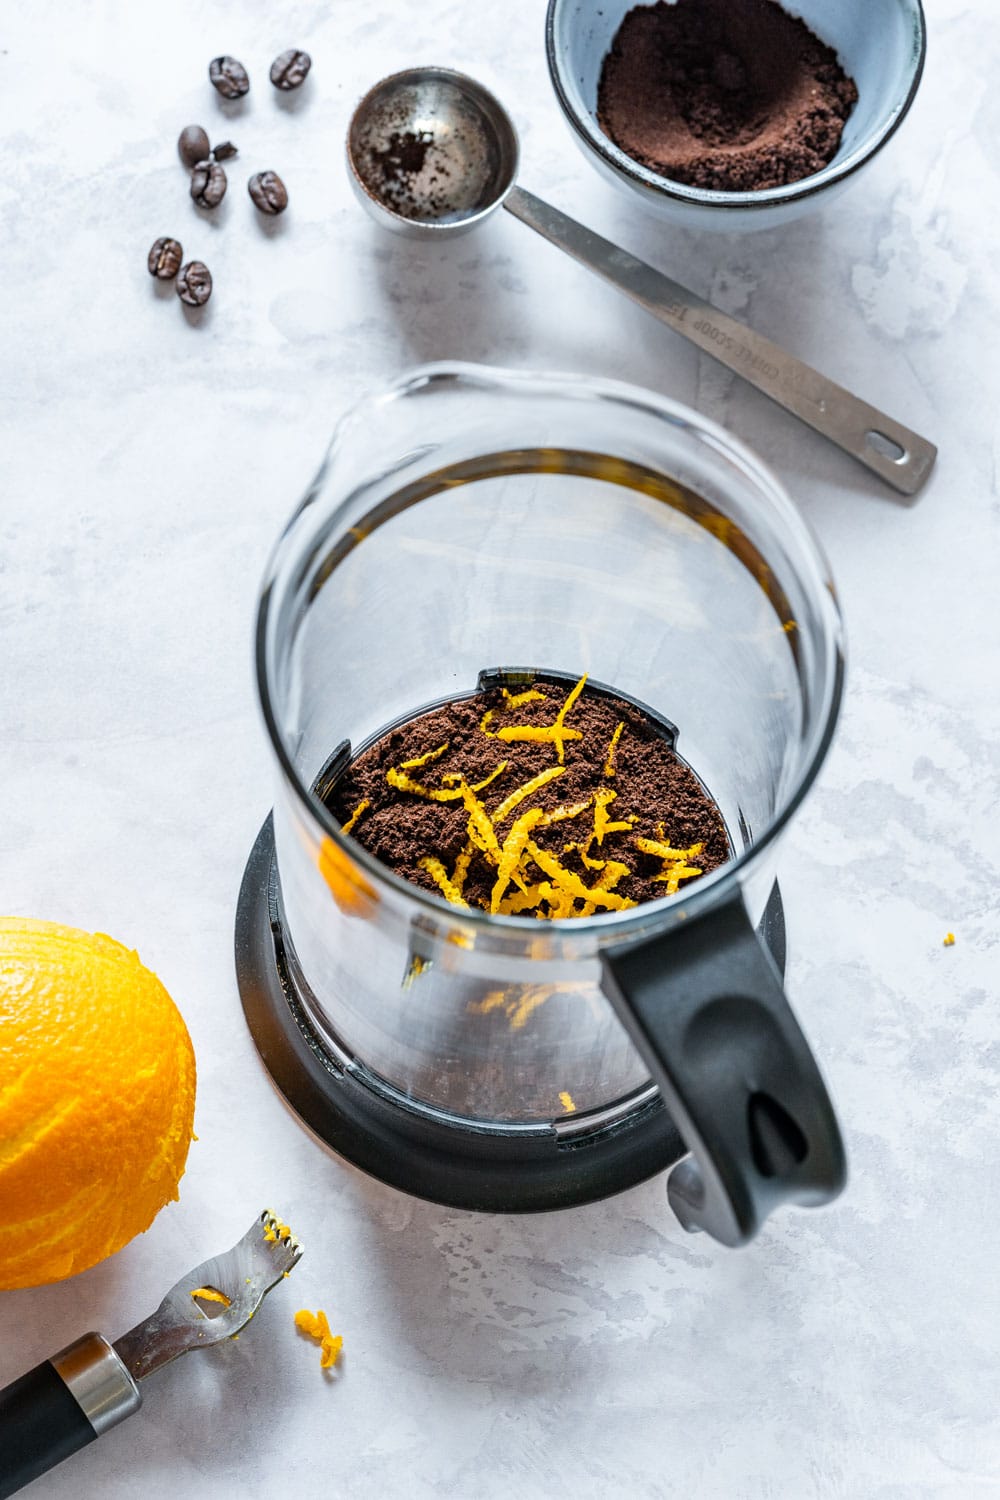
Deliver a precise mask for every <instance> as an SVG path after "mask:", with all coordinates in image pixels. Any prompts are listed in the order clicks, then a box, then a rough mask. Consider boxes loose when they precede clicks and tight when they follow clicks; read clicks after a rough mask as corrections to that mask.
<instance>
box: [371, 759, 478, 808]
mask: <svg viewBox="0 0 1000 1500" xmlns="http://www.w3.org/2000/svg"><path fill="white" fill-rule="evenodd" d="M385 779H386V781H387V782H388V783H389V785H390V786H394V787H395V788H396V790H397V792H412V793H413V795H414V796H415V797H426V798H427V799H428V801H430V802H457V801H458V799H459V798H460V797H461V795H462V789H461V787H455V788H454V789H453V790H451V791H444V790H443V789H442V788H440V787H429V786H424V784H423V782H421V781H414V780H413V778H412V776H407V774H406V772H405V771H401V770H400V769H399V768H398V767H397V766H391V767H390V768H389V770H388V771H386V773H385Z"/></svg>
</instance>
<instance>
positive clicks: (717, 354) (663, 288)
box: [504, 187, 937, 495]
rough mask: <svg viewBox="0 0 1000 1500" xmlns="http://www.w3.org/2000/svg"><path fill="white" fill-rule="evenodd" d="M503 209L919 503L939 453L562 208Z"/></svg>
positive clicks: (524, 203)
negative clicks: (588, 227) (920, 491)
mask: <svg viewBox="0 0 1000 1500" xmlns="http://www.w3.org/2000/svg"><path fill="white" fill-rule="evenodd" d="M504 207H505V208H506V209H507V210H508V211H509V212H510V213H512V214H513V215H514V217H515V218H517V219H520V220H521V222H522V224H527V225H528V227H529V228H530V229H534V230H535V232H536V233H537V234H540V235H541V236H542V237H543V239H547V240H548V241H549V242H550V243H551V244H553V245H557V246H558V247H559V249H560V250H565V251H566V253H567V255H571V256H572V257H573V259H574V260H578V261H579V262H580V263H581V264H582V265H585V266H587V267H588V268H589V269H590V270H591V271H595V272H596V273H597V275H598V276H602V277H603V278H604V280H605V281H609V282H611V284H612V285H613V286H616V287H617V288H618V290H619V291H620V292H624V293H625V295H626V297H630V298H631V299H632V301H633V302H637V303H638V304H639V306H640V307H644V308H645V309H646V311H647V312H648V313H652V315H653V317H654V318H658V319H659V321H660V322H661V323H665V324H666V325H667V327H668V328H672V329H673V330H674V332H675V333H679V334H680V335H681V336H682V337H683V338H686V339H687V340H688V341H689V342H690V343H692V344H695V345H697V347H698V348H699V349H701V350H703V352H704V353H705V354H710V355H711V356H712V358H713V359H716V360H718V362H719V363H720V364H722V365H725V366H726V368H727V369H728V370H732V371H733V372H734V373H735V374H737V375H740V376H742V378H743V379H744V380H746V381H747V382H748V383H749V384H750V385H752V386H755V387H756V389H757V390H759V391H762V392H763V393H764V395H765V396H770V398H771V400H772V401H776V402H777V403H778V405H779V406H782V407H784V409H785V411H788V412H791V413H792V415H793V416H796V417H798V418H799V420H800V421H802V422H805V423H806V424H807V426H809V427H811V428H813V430H814V431H815V432H818V433H820V434H822V436H823V437H825V438H828V439H829V441H830V442H831V443H835V444H836V446H837V447H838V448H840V449H842V450H843V452H845V453H849V454H850V455H851V457H852V458H856V459H857V460H858V462H859V463H862V464H864V466H865V468H866V469H870V470H871V471H872V473H874V474H877V475H878V476H879V478H880V479H883V480H884V481H885V482H886V484H889V485H891V486H892V488H893V489H894V490H898V491H899V493H900V494H903V495H915V494H916V493H917V492H918V490H920V489H921V488H922V487H923V485H924V482H925V480H926V479H927V476H928V475H929V474H930V472H931V469H932V468H933V466H934V460H935V459H936V457H937V449H936V448H935V446H934V444H933V443H931V442H928V440H927V439H926V438H923V437H921V436H920V434H919V433H916V432H912V431H911V430H910V428H908V427H904V426H903V424H902V423H901V422H897V421H896V420H895V418H893V417H890V416H887V415H886V413H885V412H882V411H879V410H878V408H877V407H875V406H869V404H868V402H867V401H862V400H861V399H860V397H858V396H854V395H852V394H851V392H850V391H848V390H845V389H844V387H843V386H842V385H837V384H836V382H835V381H833V380H829V379H828V378H827V377H826V376H825V375H822V374H820V372H819V371H818V370H814V369H813V368H812V366H811V365H807V364H805V363H804V362H803V361H802V360H801V359H796V357H795V355H794V354H789V353H788V352H787V351H786V350H784V349H781V348H779V346H778V345H777V344H774V343H772V342H771V340H770V339H767V338H764V336H763V334H760V333H756V332H755V331H754V330H753V329H752V328H748V327H747V326H746V324H745V323H741V322H739V320H738V319H736V318H733V317H730V315H729V314H728V313H724V312H720V311H719V309H718V308H717V307H713V306H712V304H711V303H710V302H706V301H705V300H704V299H703V298H701V297H698V296H696V294H695V293H694V292H689V291H688V290H687V288H686V287H683V286H681V285H680V283H679V282H677V281H673V280H672V279H671V278H670V277H669V276H665V275H664V274H663V272H662V271H657V270H654V268H653V267H652V266H650V265H647V264H646V262H645V261H642V260H637V259H636V257H635V256H634V255H630V254H629V253H628V251H627V250H622V249H621V248H620V246H618V245H615V244H612V242H611V241H610V240H606V239H604V238H603V237H602V236H601V235H599V234H595V233H594V231H593V230H592V229H587V228H586V227H585V226H584V225H583V224H580V223H578V222H577V221H576V220H575V219H571V218H570V217H569V216H568V215H567V214H564V213H562V212H561V210H559V209H558V208H553V207H552V205H551V204H549V203H545V202H543V201H542V199H541V198H536V197H535V195H534V193H529V192H527V191H526V190H525V189H524V188H521V187H515V188H513V189H512V190H511V192H510V193H509V194H508V195H507V197H506V198H505V199H504Z"/></svg>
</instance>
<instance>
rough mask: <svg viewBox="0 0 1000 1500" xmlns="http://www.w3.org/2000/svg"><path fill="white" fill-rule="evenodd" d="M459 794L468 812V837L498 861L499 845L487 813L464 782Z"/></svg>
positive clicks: (488, 855)
mask: <svg viewBox="0 0 1000 1500" xmlns="http://www.w3.org/2000/svg"><path fill="white" fill-rule="evenodd" d="M459 794H460V796H461V798H462V800H463V802H464V803H465V806H466V808H467V810H468V813H469V837H470V838H471V839H472V841H473V843H475V844H479V847H480V849H482V851H483V853H484V854H485V855H486V856H487V857H488V858H489V859H492V861H493V863H494V864H496V865H499V863H500V845H499V844H498V843H497V836H496V833H495V832H494V830H493V824H492V823H491V822H490V819H489V814H488V813H487V811H486V809H485V807H484V806H483V804H482V803H481V802H480V801H479V798H478V797H477V796H476V794H475V792H474V791H473V790H472V788H471V787H470V786H469V785H467V783H466V782H464V781H463V782H462V785H461V786H460V787H459Z"/></svg>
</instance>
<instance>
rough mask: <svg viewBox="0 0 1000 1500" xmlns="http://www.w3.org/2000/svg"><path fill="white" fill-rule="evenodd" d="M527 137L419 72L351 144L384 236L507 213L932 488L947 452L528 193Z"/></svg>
mask: <svg viewBox="0 0 1000 1500" xmlns="http://www.w3.org/2000/svg"><path fill="white" fill-rule="evenodd" d="M518 160H519V149H518V140H517V132H516V130H515V129H514V125H513V122H512V120H511V118H510V116H509V115H508V114H507V111H506V110H505V109H504V107H503V105H502V104H501V103H500V101H499V100H498V99H496V98H495V97H494V95H493V94H491V93H490V92H489V90H488V89H485V88H484V87H483V85H482V84H481V83H478V82H477V81H476V80H475V79H474V78H469V77H467V76H466V75H465V74H464V73H459V72H456V71H455V70H454V69H451V68H407V69H406V70H405V71H403V72H401V73H394V74H392V75H391V76H390V77H388V78H384V79H382V80H381V82H379V83H377V84H376V85H375V86H374V88H372V89H370V90H369V91H368V93H367V94H366V95H365V96H364V98H363V99H362V100H361V102H360V104H359V105H358V106H357V108H356V109H355V111H354V114H353V116H352V118H351V123H350V127H349V129H348V134H347V163H348V169H349V175H350V180H351V184H352V186H353V188H354V191H355V193H356V194H357V197H358V198H359V200H360V201H361V203H362V204H363V205H364V207H365V208H366V209H367V210H368V212H369V213H370V214H371V215H372V217H373V218H374V219H375V221H376V223H378V224H380V225H381V226H382V227H383V228H384V229H389V230H392V231H393V232H395V233H397V234H402V235H405V236H407V237H408V238H410V239H420V240H423V241H425V242H433V241H441V240H446V239H451V238H453V237H454V236H456V235H459V234H465V233H467V232H468V231H469V230H471V229H474V228H475V227H476V226H477V225H478V224H480V223H482V221H483V220H484V219H486V218H488V217H489V215H490V214H491V213H494V212H495V211H496V210H497V209H498V208H505V209H506V210H507V212H508V213H511V214H513V215H514V217H515V218H516V219H520V220H521V222H522V223H523V224H527V225H528V227H529V228H530V229H533V230H534V231H535V232H536V234H540V235H541V236H542V238H543V239H547V240H548V241H549V242H550V244H553V245H555V246H557V247H558V248H559V249H560V250H563V251H565V252H566V254H567V255H570V256H572V257H573V259H574V260H577V261H579V262H580V263H581V264H582V265H584V266H586V267H587V268H588V269H589V270H591V271H594V272H595V273H596V274H597V275H598V276H601V277H603V279H604V280H605V281H608V282H610V283H611V284H612V286H615V287H617V288H618V290H619V291H620V292H624V294H625V296H627V297H629V298H631V300H632V301H633V302H637V303H638V304H639V306H640V307H643V308H645V310H646V311H647V312H648V313H651V314H652V315H653V317H654V318H658V319H659V321H660V322H661V323H666V325H667V327H668V328H672V329H673V330H674V332H675V333H679V334H681V335H682V337H684V338H686V339H687V340H688V341H689V342H690V343H692V344H695V345H696V346H697V348H699V349H701V350H702V351H703V352H704V353H705V354H710V355H711V356H712V358H713V359H715V360H718V362H719V363H720V364H722V365H725V366H726V368H727V369H729V370H732V371H733V372H734V373H735V374H737V375H740V376H742V378H743V379H744V380H746V381H747V382H748V383H749V384H750V385H752V386H755V387H756V389H757V390H759V391H762V392H763V393H764V395H765V396H769V397H770V398H771V400H772V401H775V402H777V404H778V405H779V406H782V407H784V409H785V410H786V411H788V412H791V414H792V415H793V416H795V417H798V418H799V420H800V421H802V422H805V423H806V424H807V426H809V427H811V428H813V430H814V431H815V432H818V433H820V434H821V435H822V436H823V437H825V438H827V439H828V440H829V441H830V442H832V443H834V444H835V445H836V446H837V447H838V448H840V449H842V451H843V452H845V453H848V454H850V456H851V457H852V458H854V459H856V460H857V461H858V462H859V463H862V464H864V466H865V468H867V469H869V470H870V471H871V472H872V473H874V474H877V475H878V477H879V478H880V479H882V480H884V481H885V483H886V484H888V485H891V486H892V488H893V489H894V490H897V491H898V492H899V493H901V494H904V495H915V494H916V493H917V492H918V491H919V490H920V489H921V488H922V486H923V484H924V482H925V480H926V479H927V476H928V475H929V473H930V471H931V468H932V467H933V464H934V460H935V458H936V456H937V449H936V448H935V447H934V445H933V443H930V442H928V441H927V439H926V438H922V437H920V436H919V434H918V433H916V432H912V431H911V430H910V429H909V428H908V427H905V426H903V424H902V423H900V422H897V421H896V420H895V419H894V418H893V417H890V416H887V415H886V414H885V412H881V411H879V410H878V409H877V408H876V407H874V406H870V405H869V404H868V403H867V402H865V401H862V400H860V399H859V398H858V397H857V396H854V395H852V394H851V392H850V391H847V390H845V389H844V387H843V386H840V385H837V384H835V383H834V381H832V380H830V379H828V378H827V377H826V376H825V375H822V374H820V372H819V371H818V370H814V369H812V368H811V366H809V365H807V364H805V363H803V361H802V360H799V359H796V358H795V356H794V355H791V354H789V353H787V352H786V351H785V350H784V349H781V348H779V347H778V345H777V344H774V343H772V342H771V340H770V339H767V338H764V337H763V335H762V334H759V333H756V332H755V331H754V330H753V329H751V328H748V327H747V326H746V325H745V324H744V323H741V322H739V321H738V319H736V318H733V317H731V316H730V315H729V314H728V313H723V312H720V311H719V310H718V309H717V308H715V307H713V306H712V305H711V304H710V303H708V302H706V301H704V299H703V298H701V297H698V296H697V295H696V294H695V293H694V292H689V291H688V290H687V289H686V288H685V287H683V286H681V285H680V284H679V283H678V282H676V281H673V280H672V279H671V278H670V277H669V276H665V275H664V274H663V273H662V272H660V271H657V270H655V269H654V268H653V267H652V266H650V265H648V264H646V262H644V261H641V260H638V259H636V257H635V256H633V255H630V254H629V253H628V252H627V251H626V250H623V249H622V248H621V247H620V246H618V245H614V244H612V243H611V241H610V240H606V239H604V238H602V236H600V235H598V234H595V233H594V232H593V230H590V229H587V228H586V227H585V226H584V225H583V224H580V223H578V222H577V221H576V220H575V219H572V218H570V217H569V216H568V215H567V214H564V213H562V212H561V210H559V209H557V208H553V207H552V206H551V204H548V203H545V202H543V201H542V199H541V198H536V197H535V195H534V194H533V193H530V192H528V191H527V190H526V189H525V188H522V187H519V186H518V185H517V168H518Z"/></svg>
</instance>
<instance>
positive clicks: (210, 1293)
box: [191, 1286, 232, 1307]
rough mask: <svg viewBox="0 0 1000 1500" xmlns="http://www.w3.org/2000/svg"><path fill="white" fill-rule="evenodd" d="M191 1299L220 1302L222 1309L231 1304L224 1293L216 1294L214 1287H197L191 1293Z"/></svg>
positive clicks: (230, 1299) (229, 1298)
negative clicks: (197, 1298)
mask: <svg viewBox="0 0 1000 1500" xmlns="http://www.w3.org/2000/svg"><path fill="white" fill-rule="evenodd" d="M191 1296H192V1297H200V1298H201V1300H202V1302H221V1303H222V1305H223V1307H228V1306H229V1305H230V1303H231V1302H232V1298H231V1297H227V1296H226V1294H225V1292H217V1291H216V1290H215V1287H214V1286H198V1287H195V1289H194V1291H193V1292H192V1293H191Z"/></svg>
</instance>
